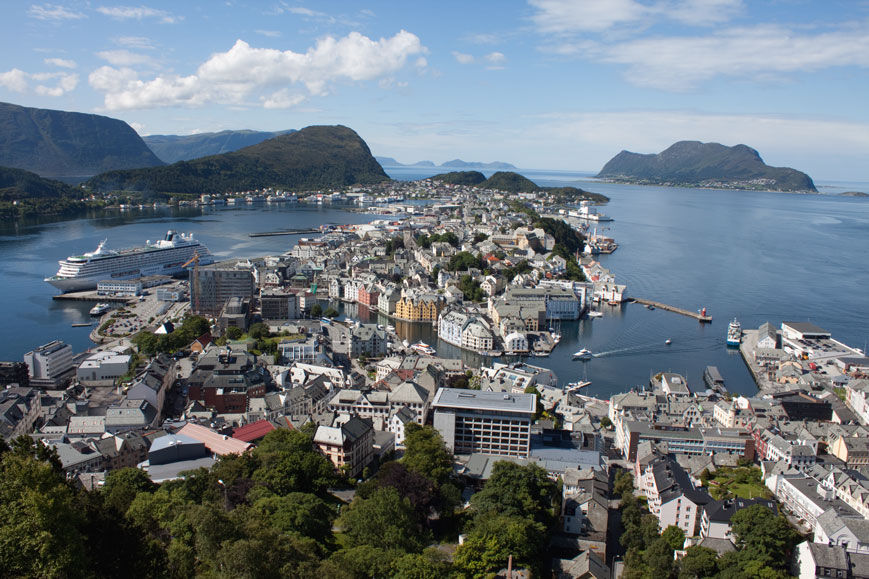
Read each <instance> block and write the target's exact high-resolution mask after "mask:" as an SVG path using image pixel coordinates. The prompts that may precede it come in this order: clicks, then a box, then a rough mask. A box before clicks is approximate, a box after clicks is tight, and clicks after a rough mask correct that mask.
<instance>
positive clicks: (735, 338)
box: [727, 318, 742, 348]
mask: <svg viewBox="0 0 869 579" xmlns="http://www.w3.org/2000/svg"><path fill="white" fill-rule="evenodd" d="M740 341H742V326H741V325H740V323H739V322H738V321H736V318H733V321H732V322H730V325H728V326H727V345H728V346H730V347H732V348H738V347H739V342H740Z"/></svg>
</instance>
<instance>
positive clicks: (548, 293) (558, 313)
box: [504, 285, 581, 320]
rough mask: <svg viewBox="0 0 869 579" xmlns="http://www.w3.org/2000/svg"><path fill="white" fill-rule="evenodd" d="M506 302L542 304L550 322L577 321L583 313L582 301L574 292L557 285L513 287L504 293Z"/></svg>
mask: <svg viewBox="0 0 869 579" xmlns="http://www.w3.org/2000/svg"><path fill="white" fill-rule="evenodd" d="M504 301H505V302H507V303H509V304H519V305H526V303H528V302H532V303H535V304H536V303H539V302H542V303H543V308H544V318H546V319H548V320H576V319H579V314H580V313H581V309H580V300H579V298H577V297H576V294H575V293H574V292H573V290H572V289H568V288H566V287H561V286H555V285H541V286H538V287H536V288H519V287H511V288H508V289H507V291H506V292H505V293H504Z"/></svg>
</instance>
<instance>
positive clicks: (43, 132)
mask: <svg viewBox="0 0 869 579" xmlns="http://www.w3.org/2000/svg"><path fill="white" fill-rule="evenodd" d="M162 164H163V162H162V161H160V159H158V158H157V156H156V155H154V153H153V152H151V149H149V148H148V146H147V145H146V144H145V142H144V141H143V140H142V138H141V137H140V136H139V135H138V134H137V133H136V131H134V130H133V128H132V127H131V126H130V125H128V124H127V123H125V122H124V121H120V120H118V119H111V118H109V117H103V116H100V115H90V114H84V113H71V112H66V111H54V110H48V109H35V108H30V107H22V106H18V105H13V104H10V103H0V166H4V167H14V168H17V169H24V170H27V171H32V172H34V173H36V174H38V175H40V176H43V177H52V178H63V179H67V180H76V179H78V180H82V179H83V178H87V177H90V176H92V175H96V174H97V173H102V172H104V171H109V170H112V169H131V168H134V167H153V166H157V165H162Z"/></svg>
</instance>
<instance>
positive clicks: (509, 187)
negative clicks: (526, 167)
mask: <svg viewBox="0 0 869 579" xmlns="http://www.w3.org/2000/svg"><path fill="white" fill-rule="evenodd" d="M480 187H483V188H485V189H497V190H498V191H508V192H510V193H520V192H531V191H537V190H538V189H540V187H538V186H537V184H536V183H535V182H534V181H532V180H531V179H528V178H526V177H523V176H522V175H520V174H519V173H514V172H513V171H498V172H497V173H495V174H494V175H492V176H491V177H489V178H488V179H486V180H485V181H483V183H481V184H480Z"/></svg>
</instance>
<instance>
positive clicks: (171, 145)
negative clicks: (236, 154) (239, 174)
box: [142, 129, 294, 163]
mask: <svg viewBox="0 0 869 579" xmlns="http://www.w3.org/2000/svg"><path fill="white" fill-rule="evenodd" d="M293 131H294V130H293V129H290V130H287V131H274V132H266V131H247V130H241V131H220V132H218V133H196V134H195V135H148V136H147V137H142V140H143V141H145V144H146V145H148V147H150V149H151V150H152V151H154V154H156V155H157V156H158V157H159V158H160V159H161V160H162V161H163V162H164V163H177V162H178V161H189V160H191V159H198V158H200V157H208V156H210V155H221V154H223V153H231V152H232V151H237V150H239V149H243V148H245V147H250V146H251V145H256V144H258V143H262V142H263V141H265V140H268V139H273V138H275V137H278V136H280V135H285V134H287V133H292V132H293Z"/></svg>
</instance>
